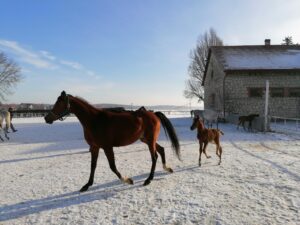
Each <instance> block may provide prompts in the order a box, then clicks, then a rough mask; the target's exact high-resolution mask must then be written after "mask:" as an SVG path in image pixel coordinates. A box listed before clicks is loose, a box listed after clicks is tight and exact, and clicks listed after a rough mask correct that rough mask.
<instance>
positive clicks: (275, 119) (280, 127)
mask: <svg viewBox="0 0 300 225" xmlns="http://www.w3.org/2000/svg"><path fill="white" fill-rule="evenodd" d="M270 127H271V130H273V131H279V132H284V133H286V132H288V133H299V134H300V119H299V118H285V117H280V116H271V123H270Z"/></svg>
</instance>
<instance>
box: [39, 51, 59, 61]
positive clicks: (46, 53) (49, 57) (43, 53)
mask: <svg viewBox="0 0 300 225" xmlns="http://www.w3.org/2000/svg"><path fill="white" fill-rule="evenodd" d="M40 53H41V54H42V55H43V56H44V57H45V58H47V59H50V60H52V61H54V60H55V59H56V57H55V56H53V55H52V54H51V53H49V52H47V51H40Z"/></svg>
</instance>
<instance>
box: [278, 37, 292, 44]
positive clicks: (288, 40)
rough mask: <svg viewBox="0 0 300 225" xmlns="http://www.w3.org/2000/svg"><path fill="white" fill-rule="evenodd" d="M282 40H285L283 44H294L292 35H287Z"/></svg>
mask: <svg viewBox="0 0 300 225" xmlns="http://www.w3.org/2000/svg"><path fill="white" fill-rule="evenodd" d="M282 41H283V42H282V43H281V44H282V45H293V44H294V43H293V38H292V36H287V37H285V38H284V39H283V40H282Z"/></svg>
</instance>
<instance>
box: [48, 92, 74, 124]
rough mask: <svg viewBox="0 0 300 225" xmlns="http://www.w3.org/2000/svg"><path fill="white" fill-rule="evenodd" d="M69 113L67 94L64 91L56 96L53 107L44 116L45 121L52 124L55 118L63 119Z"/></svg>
mask: <svg viewBox="0 0 300 225" xmlns="http://www.w3.org/2000/svg"><path fill="white" fill-rule="evenodd" d="M69 113H70V102H69V96H68V95H67V94H66V92H65V91H62V92H61V95H60V96H59V97H58V98H57V101H56V102H55V104H54V106H53V109H52V110H51V111H50V112H49V113H48V114H47V115H46V116H45V121H46V123H49V124H52V123H53V122H54V121H55V120H63V117H64V116H66V115H68V114H69Z"/></svg>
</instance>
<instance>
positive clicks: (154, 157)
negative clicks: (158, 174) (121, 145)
mask: <svg viewBox="0 0 300 225" xmlns="http://www.w3.org/2000/svg"><path fill="white" fill-rule="evenodd" d="M148 146H149V150H150V154H151V160H152V166H151V171H150V174H149V177H148V178H147V179H146V180H145V182H144V186H146V185H148V184H150V182H151V180H153V177H154V172H155V167H156V161H157V157H158V155H157V152H156V149H155V146H154V145H151V144H150V145H149V144H148Z"/></svg>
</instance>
